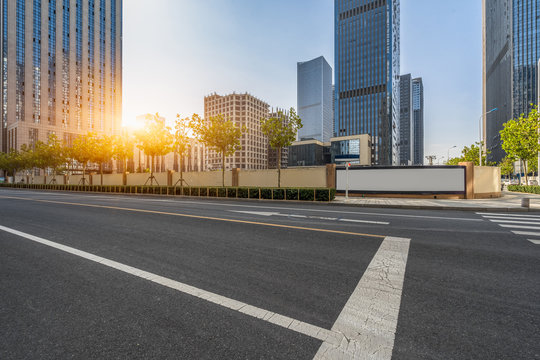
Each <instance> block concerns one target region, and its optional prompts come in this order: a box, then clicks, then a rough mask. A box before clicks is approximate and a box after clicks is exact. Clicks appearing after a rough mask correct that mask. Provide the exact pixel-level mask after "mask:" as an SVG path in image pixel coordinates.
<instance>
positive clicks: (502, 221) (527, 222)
mask: <svg viewBox="0 0 540 360" xmlns="http://www.w3.org/2000/svg"><path fill="white" fill-rule="evenodd" d="M489 221H491V222H494V223H497V224H499V223H502V224H522V225H540V220H539V221H534V222H533V221H516V220H499V219H490V220H489Z"/></svg>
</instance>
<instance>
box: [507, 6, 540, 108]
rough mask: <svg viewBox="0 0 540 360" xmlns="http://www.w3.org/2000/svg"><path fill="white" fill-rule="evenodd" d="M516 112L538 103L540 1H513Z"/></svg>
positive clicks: (514, 102)
mask: <svg viewBox="0 0 540 360" xmlns="http://www.w3.org/2000/svg"><path fill="white" fill-rule="evenodd" d="M512 41H513V82H514V87H513V114H514V118H517V117H519V116H520V115H521V114H528V113H529V111H530V110H531V108H532V106H531V104H537V101H538V99H537V89H536V76H537V66H538V59H539V58H540V2H539V1H538V0H514V1H513V4H512Z"/></svg>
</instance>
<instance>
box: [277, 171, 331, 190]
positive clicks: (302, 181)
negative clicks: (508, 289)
mask: <svg viewBox="0 0 540 360" xmlns="http://www.w3.org/2000/svg"><path fill="white" fill-rule="evenodd" d="M276 177H277V174H276ZM276 183H277V181H276ZM274 186H275V185H274ZM281 186H282V187H319V188H325V187H327V183H326V166H318V167H303V168H297V169H284V170H281Z"/></svg>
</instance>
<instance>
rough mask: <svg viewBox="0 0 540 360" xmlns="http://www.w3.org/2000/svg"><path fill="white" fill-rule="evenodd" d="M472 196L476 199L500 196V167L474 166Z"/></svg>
mask: <svg viewBox="0 0 540 360" xmlns="http://www.w3.org/2000/svg"><path fill="white" fill-rule="evenodd" d="M473 186H474V197H475V198H476V199H482V198H491V197H500V196H501V168H499V167H494V166H475V167H474V184H473Z"/></svg>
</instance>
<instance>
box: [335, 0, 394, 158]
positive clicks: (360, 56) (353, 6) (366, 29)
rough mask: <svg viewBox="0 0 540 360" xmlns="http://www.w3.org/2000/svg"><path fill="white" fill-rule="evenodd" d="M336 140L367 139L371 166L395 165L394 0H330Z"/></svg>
mask: <svg viewBox="0 0 540 360" xmlns="http://www.w3.org/2000/svg"><path fill="white" fill-rule="evenodd" d="M334 4H335V14H334V16H335V74H336V75H335V85H336V91H335V118H334V133H335V135H336V136H349V135H357V134H370V135H371V136H372V139H373V146H374V155H375V156H374V157H375V164H377V165H398V163H399V152H398V145H399V76H400V74H399V56H400V34H399V30H400V6H399V0H335V3H334Z"/></svg>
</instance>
